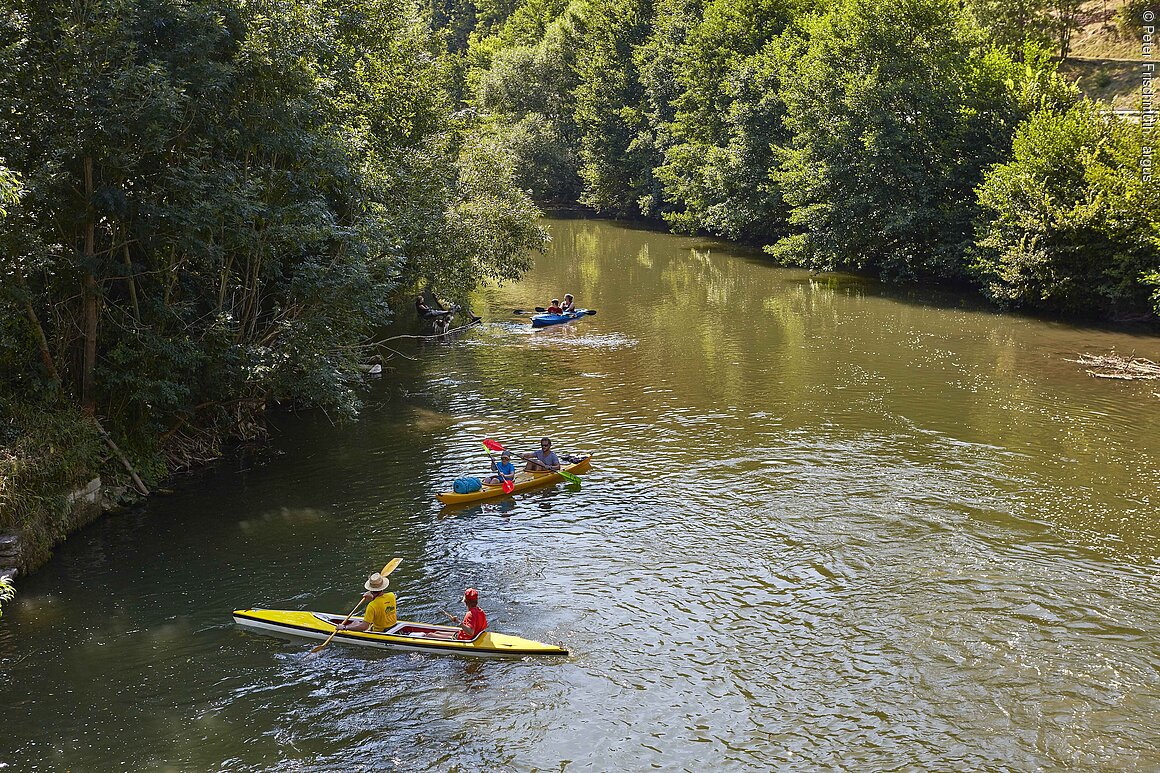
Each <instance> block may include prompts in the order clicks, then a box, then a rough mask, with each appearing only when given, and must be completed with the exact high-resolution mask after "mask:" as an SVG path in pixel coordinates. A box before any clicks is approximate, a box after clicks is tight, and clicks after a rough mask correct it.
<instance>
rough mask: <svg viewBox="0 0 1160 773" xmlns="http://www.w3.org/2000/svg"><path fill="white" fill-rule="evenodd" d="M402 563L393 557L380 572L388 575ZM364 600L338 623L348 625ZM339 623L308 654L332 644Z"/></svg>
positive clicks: (360, 600)
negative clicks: (324, 639)
mask: <svg viewBox="0 0 1160 773" xmlns="http://www.w3.org/2000/svg"><path fill="white" fill-rule="evenodd" d="M401 563H403V559H401V558H392V559H391V560H390V561H388V562H387V565H386V566H384V567H383V571H381V572H379V574H381V575H382V576H383V577H386V576H387V575H388V574H390V573H391V572H393V571H395V569H397V568H398V567H399V564H401ZM364 601H366V599H365V598H360V599H359V600H358V603H357V604H355V605H354V609H352V610H351V611H350V614H349V615H347V616H346V617H345V618H343V621H342V622H341V623H339V624H338V625H346V623H347V621H348V620H350V619H351V618H352V617H354V613H355V612H357V611H358V608H359V607H361V606H362V603H363V602H364ZM338 625H336V626H334V631H332V632H331V634H330V636H327V637H326V641H324V642H322V644H319V645H318V646H317V647H315V648H314V649H312V650H310V652H307V653H306V654H307V655H313V654H315V653H316V652H319V651H321V650H322V648H323V647H325V646H326V645H327V644H330V640H331V639H333V638H334V634H336V633H338Z"/></svg>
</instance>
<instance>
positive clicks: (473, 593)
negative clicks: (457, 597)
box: [463, 588, 479, 601]
mask: <svg viewBox="0 0 1160 773" xmlns="http://www.w3.org/2000/svg"><path fill="white" fill-rule="evenodd" d="M463 598H465V599H467V600H468V601H479V591H477V590H476V589H475V588H468V589H467V590H465V591H463Z"/></svg>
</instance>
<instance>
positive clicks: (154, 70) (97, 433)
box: [0, 0, 546, 543]
mask: <svg viewBox="0 0 1160 773" xmlns="http://www.w3.org/2000/svg"><path fill="white" fill-rule="evenodd" d="M455 61H456V60H455V58H454V57H451V56H449V55H447V53H446V48H445V46H444V45H443V43H442V39H441V37H440V36H439V35H438V34H436V33H435V31H433V30H432V28H431V27H430V25H429V24H428V20H427V18H426V17H425V16H424V14H423V11H422V9H421V8H420V7H418V6H417V5H415V4H414V3H413V2H410V1H409V0H354V1H353V2H352V1H351V0H343V2H329V0H321V1H318V0H286V1H284V2H283V1H278V2H269V3H267V2H259V3H251V2H246V1H245V0H183V1H182V2H174V1H173V0H81V1H80V2H72V1H71V0H70V1H69V2H64V1H62V0H48V1H47V2H43V1H41V0H38V1H37V2H32V1H31V0H11V1H10V2H8V3H6V4H5V7H4V11H3V14H2V15H0V138H2V139H0V159H2V160H0V165H2V166H3V167H4V168H5V171H4V173H3V174H2V175H0V196H2V198H3V209H4V212H3V219H2V221H0V309H2V312H0V530H3V529H4V528H5V527H9V528H16V529H18V530H20V531H22V532H23V533H24V535H25V538H26V540H29V541H31V542H33V543H36V542H38V541H39V540H38V539H37V538H38V537H43V538H44V541H45V542H47V543H50V542H51V540H52V539H53V538H54V537H55V536H59V534H55V533H54V532H58V531H59V529H60V527H59V525H54V524H53V523H52V522H51V519H50V522H46V521H45V519H44V518H43V517H42V514H43V512H44V511H45V510H48V511H51V512H53V513H57V514H59V515H61V517H63V513H62V509H63V504H64V503H63V501H62V500H63V497H62V496H61V494H62V492H63V491H64V490H66V489H67V487H70V486H76V485H77V484H79V483H82V482H84V481H87V480H88V479H89V478H91V477H92V475H93V474H94V473H95V472H97V471H98V470H99V471H102V472H104V473H106V475H107V476H108V477H116V476H117V475H120V476H121V477H123V478H124V479H125V481H126V482H128V481H129V480H130V476H129V469H130V468H132V473H133V477H132V482H133V484H134V485H135V487H136V488H137V489H138V490H141V491H144V490H146V488H147V486H148V485H149V483H150V482H151V481H157V480H159V479H161V478H163V477H164V476H165V475H166V473H167V472H168V471H170V470H171V469H172V467H173V466H174V465H181V464H184V463H187V462H189V461H194V460H198V459H205V458H209V457H211V456H212V455H213V454H214V453H215V452H216V449H217V448H218V447H219V446H220V443H221V442H222V441H223V440H225V439H228V438H230V437H237V436H245V435H247V434H253V433H254V432H255V431H256V429H258V428H260V427H261V425H262V410H263V408H264V407H265V406H266V405H267V404H268V403H269V401H271V400H277V401H280V402H283V403H288V404H292V405H307V406H319V407H322V408H324V409H325V410H327V412H328V415H330V416H331V417H332V418H335V419H336V420H337V419H338V418H339V417H342V416H351V415H353V414H354V413H356V412H357V410H358V408H359V404H358V390H357V385H358V381H359V380H360V378H361V371H360V368H359V364H360V361H361V362H365V361H366V359H367V357H368V356H369V352H368V350H367V345H368V343H369V342H371V341H372V337H373V334H374V332H375V330H376V329H378V328H379V327H380V326H382V325H383V324H385V323H387V322H389V321H390V319H391V318H392V302H393V300H392V299H395V298H398V297H399V296H400V295H401V294H402V293H404V292H414V291H415V289H417V288H418V289H422V288H424V287H430V288H432V289H434V290H435V291H436V292H438V293H440V294H441V295H443V296H445V297H456V296H459V295H462V294H463V293H464V292H466V291H467V290H470V289H471V288H473V287H475V286H476V285H477V284H478V283H479V282H480V281H483V280H485V279H488V278H491V279H505V278H506V279H512V278H516V277H518V276H519V275H520V272H521V271H522V270H523V269H524V268H525V267H526V264H527V261H528V259H529V258H528V255H529V250H530V249H531V248H536V247H539V246H542V245H543V244H544V240H545V238H546V234H545V233H544V231H543V229H542V228H541V226H539V225H538V223H537V219H538V217H539V210H538V209H537V208H536V206H535V205H534V204H533V202H532V200H531V198H530V196H529V195H528V193H527V192H526V191H525V190H524V189H522V188H520V187H518V186H516V185H515V184H514V183H513V176H512V168H511V165H510V163H509V162H508V160H507V159H506V158H505V155H504V153H505V150H504V149H503V148H502V147H501V146H500V145H499V144H498V143H497V142H496V141H495V137H494V136H493V135H490V134H487V133H484V132H481V131H480V124H479V123H478V122H476V121H473V120H471V119H470V118H469V117H467V116H466V114H465V113H464V112H463V111H462V110H461V106H460V102H459V99H458V96H457V95H458V94H459V92H460V88H459V87H458V74H457V70H456V67H455ZM394 305H398V302H397V301H395V302H394ZM407 308H408V309H409V308H410V307H409V306H408V307H407ZM102 460H103V461H102Z"/></svg>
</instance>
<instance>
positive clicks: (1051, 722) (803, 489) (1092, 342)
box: [0, 220, 1160, 771]
mask: <svg viewBox="0 0 1160 773" xmlns="http://www.w3.org/2000/svg"><path fill="white" fill-rule="evenodd" d="M550 225H551V229H552V233H553V243H552V246H551V248H550V249H549V251H548V253H547V254H546V255H544V256H542V257H540V258H539V259H538V260H537V264H536V267H535V269H534V270H533V271H532V272H531V273H530V274H529V275H528V276H527V277H526V279H525V280H524V281H522V282H521V283H520V284H518V285H516V286H508V287H503V288H500V289H494V288H493V289H491V290H489V291H485V292H483V293H481V294H480V296H479V297H478V299H477V302H476V311H477V312H479V313H481V314H482V316H483V317H484V319H485V324H484V325H482V326H481V327H477V328H474V329H472V330H471V331H468V332H467V333H466V334H464V335H462V336H461V337H458V338H457V339H455V340H454V341H452V342H449V343H442V344H430V343H417V342H415V341H414V340H412V339H400V340H397V341H394V342H392V343H391V344H390V345H391V346H394V347H397V350H398V351H399V352H400V356H396V357H394V358H393V359H392V360H390V361H389V365H390V366H392V367H393V368H394V369H395V370H393V371H390V372H388V373H387V375H386V376H385V377H384V378H381V379H377V380H372V381H369V382H368V386H367V390H366V395H365V397H366V400H367V408H366V410H365V412H364V414H363V416H362V419H361V421H360V422H359V423H357V424H355V425H345V426H333V425H331V424H330V423H329V422H328V421H327V419H326V418H325V417H323V416H321V415H314V414H310V415H298V416H289V417H279V418H278V419H277V421H276V428H275V433H274V435H273V437H272V441H271V442H270V444H269V445H268V446H267V447H265V448H264V449H259V450H257V451H256V452H253V453H248V454H243V455H239V456H234V457H230V458H229V459H228V460H226V461H224V462H222V463H220V464H218V465H217V466H215V467H214V468H212V469H210V470H208V471H203V472H202V473H199V474H197V475H195V476H190V477H188V478H185V479H183V480H180V481H178V483H177V484H176V488H177V492H176V493H175V494H172V495H170V496H163V497H158V498H156V499H154V500H152V501H151V502H149V503H148V505H147V506H146V507H144V508H143V509H140V510H137V511H134V512H130V513H124V514H118V515H113V516H110V517H108V518H106V519H104V520H102V521H100V522H98V523H97V524H95V525H93V526H92V527H90V528H88V529H86V530H85V531H83V532H82V533H80V534H79V535H77V536H76V537H75V538H74V539H73V540H72V541H71V542H69V543H68V544H67V545H65V546H62V547H61V548H60V549H59V550H58V551H57V554H56V557H55V558H54V559H53V561H52V562H51V563H50V564H49V565H48V566H47V567H46V568H45V569H43V570H42V571H40V572H38V573H37V574H35V575H34V576H32V577H29V578H26V579H25V580H23V581H21V582H20V584H19V591H20V593H19V596H18V598H17V599H16V600H15V601H14V602H12V603H11V604H10V605H8V606H7V607H6V608H5V614H4V618H3V620H2V621H0V658H2V669H0V704H2V705H3V707H4V714H3V733H2V734H0V766H3V765H4V764H7V765H8V766H11V767H12V768H13V769H14V770H59V769H70V770H74V771H82V770H112V769H154V770H162V769H173V770H211V769H224V770H275V769H276V770H328V769H329V770H350V769H385V770H414V769H419V770H424V769H431V770H463V771H474V770H552V771H558V770H596V771H613V770H646V769H660V770H706V769H711V770H753V771H758V770H769V769H777V770H804V771H807V770H808V771H812V770H839V769H841V770H865V771H871V770H874V771H880V770H894V769H907V770H940V771H963V770H1000V769H1005V770H1027V771H1030V770H1157V769H1160V644H1158V635H1160V604H1158V603H1157V596H1158V593H1157V591H1158V590H1160V578H1158V576H1160V540H1158V537H1160V506H1158V505H1160V495H1158V493H1157V488H1158V486H1157V484H1158V481H1160V399H1158V398H1157V397H1156V396H1155V395H1154V393H1155V392H1160V384H1155V383H1153V384H1151V385H1149V384H1147V383H1141V382H1109V381H1102V380H1097V379H1093V378H1091V377H1089V376H1088V375H1087V374H1086V373H1085V372H1084V371H1083V369H1082V368H1081V367H1080V366H1078V365H1076V364H1075V363H1071V362H1068V361H1067V360H1068V359H1069V358H1074V357H1075V356H1076V355H1077V354H1078V353H1080V352H1099V353H1103V352H1106V351H1109V350H1112V349H1115V350H1117V351H1118V352H1120V353H1121V354H1133V353H1134V354H1137V355H1139V356H1145V357H1150V358H1152V359H1160V340H1157V339H1156V338H1149V337H1145V336H1133V335H1130V334H1127V333H1122V332H1108V331H1102V330H1098V329H1091V328H1083V327H1076V326H1072V325H1067V324H1061V323H1055V322H1043V321H1038V320H1033V319H1028V318H1023V317H1018V316H1011V315H998V314H995V313H992V312H989V311H986V310H984V309H979V308H974V307H973V306H972V305H971V304H970V303H968V302H966V301H962V300H961V299H958V298H956V297H953V296H942V295H932V294H926V293H916V294H914V295H908V294H905V293H902V294H899V293H898V292H897V291H894V292H891V291H888V290H886V289H884V288H882V287H879V286H878V285H877V284H875V283H872V282H866V281H862V280H854V279H849V278H839V277H810V276H809V275H807V274H806V273H805V272H801V271H795V270H785V269H779V268H775V267H771V266H770V265H768V264H767V263H766V262H765V261H763V260H762V259H761V258H760V256H758V255H753V254H747V253H744V252H742V251H740V250H738V249H737V248H735V247H730V246H729V245H725V244H720V243H716V242H711V241H706V240H698V239H690V238H679V237H674V236H670V235H664V234H659V233H652V232H647V231H641V230H634V229H631V228H626V227H623V226H620V225H616V224H611V223H603V222H591V221H582V220H553V221H551V222H550ZM566 291H571V292H573V293H575V294H576V296H577V300H578V302H579V304H580V305H581V306H586V307H591V308H594V309H596V310H597V312H598V313H597V314H596V315H595V316H589V317H586V318H584V319H582V320H579V321H577V322H574V323H571V324H569V325H566V326H562V327H558V328H549V329H545V330H542V331H534V330H533V329H532V328H531V327H530V326H529V324H528V321H527V318H526V317H524V316H516V315H513V314H511V313H510V312H511V310H512V309H514V308H524V309H527V308H531V307H533V306H536V305H543V304H544V303H545V302H546V301H547V300H548V299H549V298H551V297H553V296H556V297H559V296H561V295H562V294H563V293H564V292H566ZM402 355H406V356H407V357H414V358H416V359H414V360H410V359H405V358H404V357H403V356H402ZM543 434H550V435H551V436H552V437H553V438H555V440H556V443H557V447H558V448H559V449H560V450H590V451H592V452H593V453H594V454H595V464H594V467H593V470H592V472H591V473H590V474H588V475H586V476H585V479H584V483H583V485H582V486H581V487H575V486H566V485H560V486H557V487H555V488H549V489H546V490H541V491H538V492H534V493H529V494H524V495H519V496H517V497H516V498H511V499H502V500H496V501H494V502H492V503H489V504H484V505H480V506H475V507H469V508H465V509H459V510H445V509H441V508H440V506H439V505H438V504H437V503H436V502H435V500H434V494H435V493H436V492H437V491H440V490H442V489H445V488H448V487H449V485H450V482H451V481H452V480H453V479H454V478H455V477H456V476H458V475H461V474H464V473H467V472H471V471H476V470H479V469H481V468H482V466H483V465H484V464H485V463H486V457H484V455H483V449H482V446H481V444H480V441H481V440H482V439H483V438H484V437H492V438H495V439H497V440H499V441H500V442H501V443H504V444H506V445H508V446H510V447H512V448H514V449H517V450H520V451H529V450H531V449H532V448H534V446H535V443H536V441H537V440H538V438H539V437H540V436H541V435H543ZM396 555H397V556H401V557H402V558H403V564H402V566H401V567H400V569H399V570H398V571H397V572H396V573H395V574H394V575H393V576H392V578H391V587H392V589H393V590H395V591H396V592H397V593H398V595H399V606H400V611H401V614H402V615H403V616H404V617H408V618H411V619H420V620H438V619H439V610H440V608H442V607H445V606H451V607H453V608H454V605H455V604H456V603H457V600H458V597H459V594H460V592H461V591H462V589H463V588H464V587H465V586H468V585H473V586H476V587H478V588H479V589H480V591H481V593H482V605H483V607H484V608H485V609H486V610H487V611H488V613H489V615H490V618H491V622H492V627H493V628H495V629H496V630H501V631H505V632H511V633H518V634H520V635H523V636H526V637H529V638H534V639H539V640H543V641H551V642H563V643H564V644H566V645H567V646H568V647H569V648H570V650H571V653H572V654H571V655H570V656H569V657H568V658H566V659H557V660H543V661H533V660H524V661H464V660H460V659H454V658H440V657H433V656H421V655H409V654H375V653H368V652H364V651H360V650H352V649H349V648H346V647H343V646H338V645H334V646H331V647H329V648H328V649H326V650H324V652H323V653H322V655H321V656H319V657H316V658H306V657H304V655H305V653H306V652H307V651H308V650H309V648H310V645H309V644H303V643H295V644H288V643H285V642H282V641H280V640H277V639H273V638H267V637H263V636H259V635H254V634H250V633H246V632H243V631H240V630H238V629H236V628H235V627H234V626H233V625H232V623H231V620H230V611H231V610H232V609H234V608H238V607H248V606H267V607H275V608H306V609H318V610H330V611H336V612H345V611H347V610H349V609H350V607H351V606H353V604H354V602H355V601H356V600H357V598H358V594H359V591H360V589H361V585H362V582H363V580H364V579H365V576H366V574H367V573H368V572H370V571H372V570H374V569H376V568H378V567H380V566H381V565H382V564H384V563H386V561H387V560H388V559H389V558H391V557H392V556H396Z"/></svg>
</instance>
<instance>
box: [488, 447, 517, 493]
mask: <svg viewBox="0 0 1160 773" xmlns="http://www.w3.org/2000/svg"><path fill="white" fill-rule="evenodd" d="M491 469H493V470H495V475H492V476H491V477H490V478H488V479H487V484H488V485H489V486H498V485H500V484H502V483H503V482H504V481H505V480H510V481H511V482H512V483H515V480H516V466H515V465H514V464H512V452H511V451H509V450H507V449H506V448H505V449H504V451H503V453H502V454H500V455H499V461H498V462H496V461H493V462H492V463H491Z"/></svg>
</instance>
